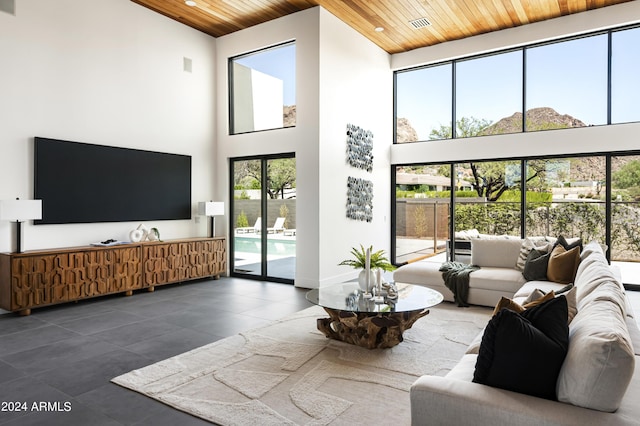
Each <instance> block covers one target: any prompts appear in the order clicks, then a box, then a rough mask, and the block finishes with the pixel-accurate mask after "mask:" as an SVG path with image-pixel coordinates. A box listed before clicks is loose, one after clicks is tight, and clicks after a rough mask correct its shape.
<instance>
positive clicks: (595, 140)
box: [391, 1, 640, 164]
mask: <svg viewBox="0 0 640 426" xmlns="http://www.w3.org/2000/svg"><path fill="white" fill-rule="evenodd" d="M637 22H640V2H637V1H632V2H628V3H623V4H619V5H615V6H608V7H604V8H601V9H596V10H592V11H589V12H583V13H578V14H575V15H569V16H566V17H562V18H557V19H552V20H548V21H544V22H539V23H535V24H529V25H525V26H522V27H517V28H511V29H507V30H503V31H497V32H493V33H488V34H484V35H480V36H476V37H470V38H467V39H462V40H457V41H452V42H449V43H442V44H439V45H436V46H433V47H427V48H421V49H415V50H412V51H409V52H405V53H400V54H396V55H393V57H392V68H393V69H402V68H409V67H412V66H418V65H424V64H430V63H437V62H442V61H446V60H450V59H454V58H459V57H465V56H470V55H475V54H478V53H484V52H491V51H496V50H501V49H507V48H509V47H514V46H521V45H525V44H531V43H536V42H540V41H545V40H551V39H557V38H562V37H566V36H572V35H576V34H583V33H587V32H592V31H595V30H599V29H605V28H611V27H618V26H621V25H626V24H631V23H637ZM639 132H640V123H629V124H619V125H613V126H595V127H585V128H579V129H564V130H549V131H544V132H533V133H521V134H511V135H500V136H485V137H478V138H466V139H457V140H444V141H429V142H424V143H407V144H398V145H394V146H393V147H392V148H391V162H392V163H393V164H411V163H420V162H440V161H466V160H475V159H497V158H509V157H520V156H539V155H549V156H552V155H563V154H571V153H595V152H604V151H625V150H634V149H635V150H637V149H640V144H639V143H638V139H637V135H638V133H639Z"/></svg>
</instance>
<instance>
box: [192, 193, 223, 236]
mask: <svg viewBox="0 0 640 426" xmlns="http://www.w3.org/2000/svg"><path fill="white" fill-rule="evenodd" d="M198 213H199V214H201V215H202V216H209V217H210V218H211V238H213V237H215V232H216V216H223V215H224V202H223V201H201V202H200V203H198Z"/></svg>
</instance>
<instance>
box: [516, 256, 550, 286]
mask: <svg viewBox="0 0 640 426" xmlns="http://www.w3.org/2000/svg"><path fill="white" fill-rule="evenodd" d="M550 258H551V253H546V252H544V251H540V250H536V249H533V250H531V251H530V252H529V254H528V255H527V260H526V261H525V263H524V271H522V275H523V276H524V278H525V279H526V280H527V281H547V267H548V266H549V259H550Z"/></svg>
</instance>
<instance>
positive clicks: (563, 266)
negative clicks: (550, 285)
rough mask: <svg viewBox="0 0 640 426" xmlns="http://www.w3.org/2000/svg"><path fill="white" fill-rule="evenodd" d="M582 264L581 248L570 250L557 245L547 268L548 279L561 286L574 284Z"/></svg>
mask: <svg viewBox="0 0 640 426" xmlns="http://www.w3.org/2000/svg"><path fill="white" fill-rule="evenodd" d="M579 263H580V248H579V247H573V248H571V249H569V250H567V249H565V248H564V247H563V246H562V245H557V246H556V247H555V248H554V249H553V250H552V251H551V256H550V257H549V265H548V266H547V279H548V280H549V281H553V282H556V283H561V284H569V283H572V282H573V280H574V279H575V276H576V271H577V270H578V264H579Z"/></svg>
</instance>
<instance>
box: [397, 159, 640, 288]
mask: <svg viewBox="0 0 640 426" xmlns="http://www.w3.org/2000/svg"><path fill="white" fill-rule="evenodd" d="M523 171H524V175H525V179H524V182H523V181H522V179H521V176H522V174H523V173H522V172H523ZM395 172H396V173H395V184H396V187H395V214H394V221H395V223H394V226H393V227H392V230H393V232H394V234H393V239H394V241H395V244H394V245H393V246H392V253H391V254H392V261H393V262H395V263H396V264H402V263H406V262H412V261H417V260H422V259H424V258H428V259H426V260H427V261H432V262H443V261H445V260H447V259H452V258H454V259H455V260H460V261H469V260H470V259H469V257H468V254H469V244H468V240H469V237H471V236H474V235H475V236H477V235H478V234H485V235H489V236H497V235H499V236H501V238H504V237H505V236H515V237H519V236H525V237H533V236H551V237H557V236H559V235H563V236H565V237H567V238H571V237H580V238H581V239H582V240H583V242H584V243H588V242H591V241H596V242H598V243H600V244H602V245H603V246H604V247H606V248H608V251H607V255H608V256H609V258H610V260H611V261H612V263H614V264H615V265H616V266H617V267H619V268H620V270H621V273H622V280H623V282H624V283H625V284H636V285H638V284H640V153H638V152H630V153H625V154H624V155H622V154H602V155H593V156H568V157H559V158H527V159H512V160H505V161H477V162H476V161H470V162H464V163H446V164H412V165H402V166H396V167H395ZM452 174H453V179H452V178H451V175H452ZM609 176H610V178H608V177H609ZM452 182H453V185H454V193H453V194H451V183H452ZM522 189H524V192H523V191H522ZM452 201H453V203H452ZM451 218H453V221H452V220H451ZM445 226H446V227H447V229H443V228H444V227H445ZM452 228H453V229H452ZM452 231H454V232H453V238H452V235H451V233H452ZM465 241H466V243H467V245H466V246H465V244H464V242H465ZM465 250H466V252H465ZM458 255H461V256H460V258H459V256H458Z"/></svg>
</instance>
